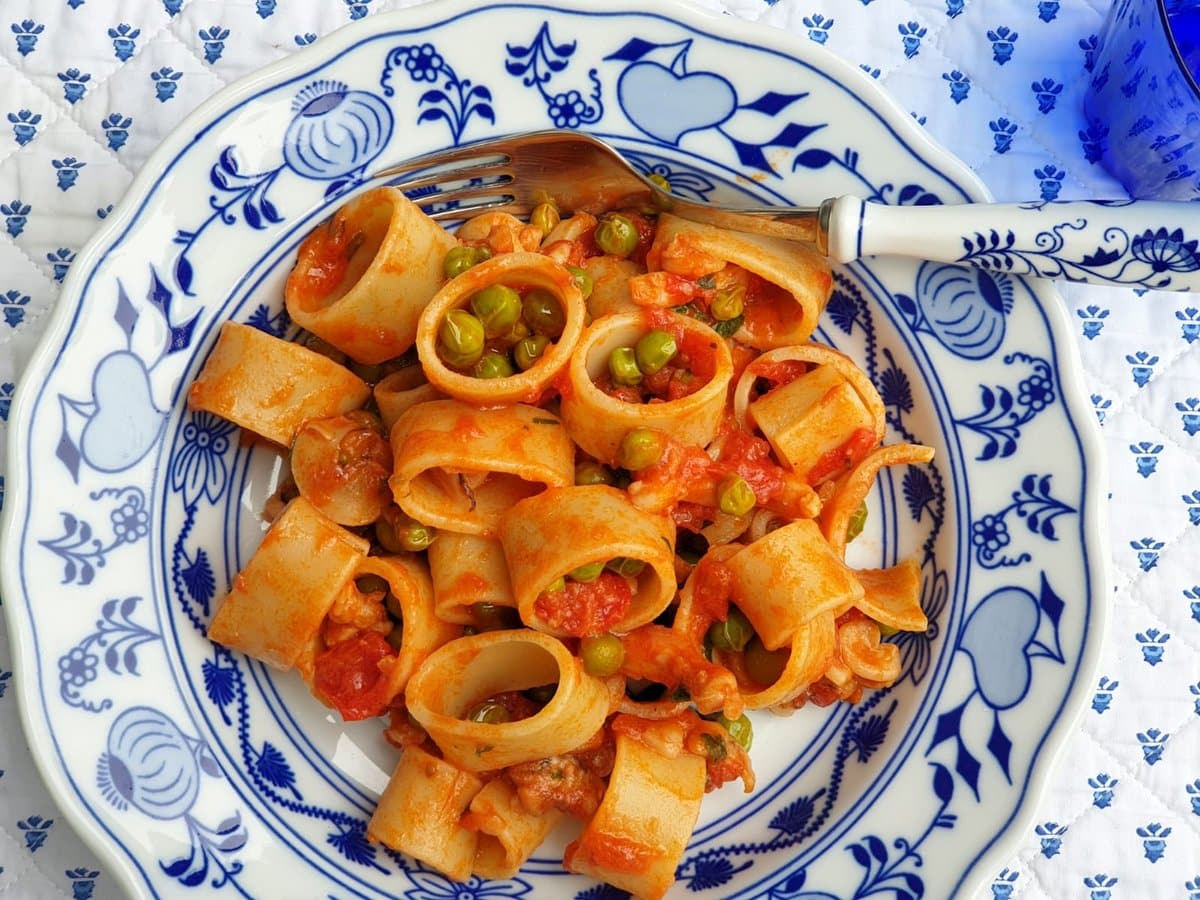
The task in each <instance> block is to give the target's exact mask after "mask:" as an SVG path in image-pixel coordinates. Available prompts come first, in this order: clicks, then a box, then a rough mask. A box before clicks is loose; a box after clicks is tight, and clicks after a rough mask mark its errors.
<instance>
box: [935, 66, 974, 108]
mask: <svg viewBox="0 0 1200 900" xmlns="http://www.w3.org/2000/svg"><path fill="white" fill-rule="evenodd" d="M942 80H944V81H946V82H948V83H949V85H950V99H951V100H953V101H954V102H955V103H962V102H963V101H964V100H966V99H967V94H969V93H970V92H971V79H970V78H968V77H967V76H966V75H964V74H963V73H962V72H960V71H958V69H955V70H954V71H953V72H943V73H942Z"/></svg>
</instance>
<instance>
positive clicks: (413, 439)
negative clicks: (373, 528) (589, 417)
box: [389, 400, 575, 536]
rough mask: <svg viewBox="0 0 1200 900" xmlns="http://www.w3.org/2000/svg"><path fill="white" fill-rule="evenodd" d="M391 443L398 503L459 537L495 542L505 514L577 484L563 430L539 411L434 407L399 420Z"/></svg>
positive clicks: (453, 404) (456, 404)
mask: <svg viewBox="0 0 1200 900" xmlns="http://www.w3.org/2000/svg"><path fill="white" fill-rule="evenodd" d="M391 439H392V449H393V452H394V454H395V465H394V466H393V472H392V477H391V479H390V481H389V484H390V485H391V489H392V495H393V496H394V498H395V500H396V503H397V504H399V506H400V508H401V509H403V510H404V511H405V512H406V513H408V514H409V515H410V516H412V517H413V518H415V519H417V520H419V521H421V522H424V523H426V524H428V525H433V526H435V527H437V528H445V529H447V530H450V531H460V532H463V533H464V534H478V535H484V536H491V535H494V534H495V533H496V526H497V524H498V522H499V518H500V514H501V513H502V512H503V511H504V510H506V509H508V508H509V507H511V506H512V505H513V504H515V503H517V502H518V501H520V500H523V499H525V498H526V497H529V496H532V495H533V494H537V493H540V492H541V491H542V490H544V489H545V488H547V487H562V486H565V485H568V484H570V483H571V482H572V481H573V480H574V477H575V476H574V472H575V451H574V447H573V446H572V445H571V441H570V439H569V438H568V437H567V433H566V430H565V429H564V428H563V427H562V423H561V422H560V421H559V420H558V419H557V418H556V417H555V416H553V415H550V414H549V413H547V412H545V411H544V410H542V409H539V408H538V407H536V406H527V405H524V404H518V405H516V406H508V407H503V408H499V409H478V408H476V407H473V406H470V405H468V404H465V403H462V402H461V401H457V400H434V401H431V402H429V403H421V404H419V405H417V406H414V407H413V408H412V409H410V410H408V411H407V412H406V413H404V415H402V416H401V417H400V418H399V419H398V420H397V422H396V424H395V425H394V426H393V427H392V435H391Z"/></svg>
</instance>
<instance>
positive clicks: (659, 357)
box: [633, 328, 679, 375]
mask: <svg viewBox="0 0 1200 900" xmlns="http://www.w3.org/2000/svg"><path fill="white" fill-rule="evenodd" d="M633 351H634V355H635V356H636V358H637V366H638V368H639V369H641V370H642V372H644V373H645V374H646V375H653V374H654V373H655V372H657V371H658V370H659V369H661V368H662V367H663V366H665V365H666V364H667V363H669V362H670V361H671V360H673V359H674V358H675V354H676V353H678V352H679V347H678V345H677V344H676V343H675V338H674V337H672V336H671V334H670V333H669V332H666V331H663V330H662V329H661V328H655V329H654V330H653V331H650V332H647V333H646V334H644V335H642V337H641V339H639V340H638V342H637V346H635V347H634V348H633Z"/></svg>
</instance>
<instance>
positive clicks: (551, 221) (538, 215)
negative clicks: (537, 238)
mask: <svg viewBox="0 0 1200 900" xmlns="http://www.w3.org/2000/svg"><path fill="white" fill-rule="evenodd" d="M560 221H562V216H561V215H559V212H558V207H556V206H555V205H554V204H553V203H539V204H538V205H537V206H535V207H534V208H533V212H531V213H530V214H529V224H530V225H533V226H534V227H535V228H539V229H541V232H542V234H543V235H547V234H549V233H550V232H551V231H553V230H554V226H555V225H557V224H558V223H559V222H560Z"/></svg>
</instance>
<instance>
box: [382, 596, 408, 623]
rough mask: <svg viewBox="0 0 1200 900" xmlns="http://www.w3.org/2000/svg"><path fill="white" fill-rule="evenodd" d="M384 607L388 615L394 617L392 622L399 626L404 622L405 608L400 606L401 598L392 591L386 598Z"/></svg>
mask: <svg viewBox="0 0 1200 900" xmlns="http://www.w3.org/2000/svg"><path fill="white" fill-rule="evenodd" d="M383 605H384V607H386V609H387V611H388V615H389V616H391V617H392V620H393V621H394V622H396V624H397V625H399V624H400V622H402V621H403V620H404V608H403V607H402V606H401V605H400V598H399V597H397V596H396V595H395V594H393V593H392V592H391V591H388V595H387V597H385V598H384V601H383Z"/></svg>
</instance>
